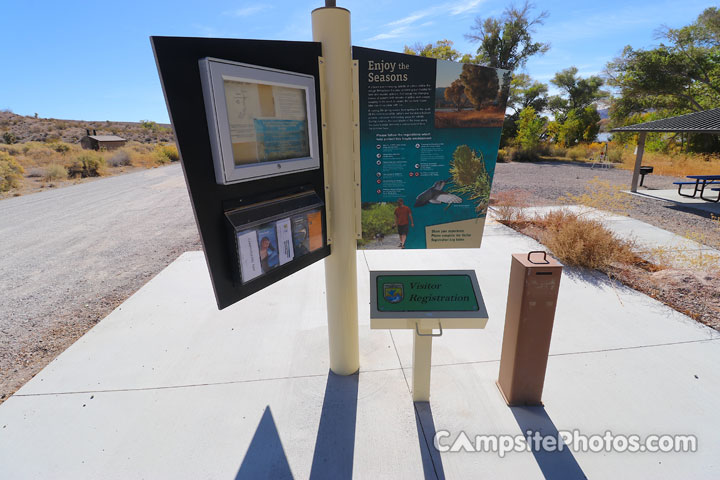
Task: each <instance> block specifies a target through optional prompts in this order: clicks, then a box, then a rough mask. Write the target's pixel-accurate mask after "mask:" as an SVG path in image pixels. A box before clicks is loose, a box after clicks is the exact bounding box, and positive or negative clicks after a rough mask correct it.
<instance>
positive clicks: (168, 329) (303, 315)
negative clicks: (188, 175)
mask: <svg viewBox="0 0 720 480" xmlns="http://www.w3.org/2000/svg"><path fill="white" fill-rule="evenodd" d="M364 267H365V265H364V262H359V263H358V275H359V276H361V278H365V277H367V275H368V274H367V273H366V270H365V269H364ZM366 283H367V282H363V283H361V285H366ZM289 292H291V293H289ZM289 295H292V296H291V297H289ZM361 295H363V293H362V290H361ZM288 298H292V299H293V300H292V301H289V300H288ZM363 318H367V316H364V317H363ZM368 322H369V320H368ZM368 324H369V323H368ZM360 333H361V335H362V338H363V340H362V345H363V349H362V350H361V360H362V364H363V367H364V369H365V370H382V369H387V368H392V367H396V366H397V358H396V355H395V352H394V351H392V342H391V339H390V335H389V333H388V332H386V331H374V330H370V329H369V328H362V327H361V328H360ZM327 352H328V344H327V314H326V310H325V272H324V268H323V262H318V263H315V264H314V265H312V266H310V267H309V268H307V269H305V270H303V271H302V272H298V273H296V274H294V275H291V276H290V277H287V278H285V279H283V280H282V281H280V282H278V283H276V284H274V285H272V286H271V287H269V288H267V289H265V290H263V291H261V292H259V293H257V294H256V295H253V296H251V297H248V298H246V299H244V300H241V301H240V302H238V303H236V304H235V305H233V306H231V307H229V308H226V309H225V310H222V311H218V310H217V306H216V304H215V299H214V297H213V294H212V288H211V286H210V277H209V275H208V272H207V267H206V265H205V259H204V257H203V255H202V253H201V252H188V253H185V254H183V255H181V256H180V257H179V258H178V259H177V260H176V261H175V262H173V263H172V264H171V265H170V266H169V267H168V268H167V269H165V270H163V271H162V272H161V273H160V274H158V275H157V276H156V277H155V278H154V279H152V280H151V281H150V282H148V284H147V285H145V287H143V288H142V289H141V290H140V291H138V292H137V293H136V294H135V295H133V296H132V297H130V298H129V299H128V300H127V301H126V302H125V303H123V304H122V305H121V306H120V307H118V308H117V309H116V310H115V311H113V312H112V313H111V314H110V315H109V316H108V317H107V318H105V319H104V320H103V321H102V322H100V323H99V324H98V325H96V326H95V327H94V328H93V329H92V330H90V331H89V332H88V333H87V334H85V335H84V336H83V337H82V338H81V339H80V340H78V341H77V342H76V343H75V344H74V345H72V346H71V347H70V348H68V349H67V350H66V351H65V352H64V353H63V354H62V356H61V357H58V359H56V360H55V361H53V362H51V363H50V365H48V366H47V367H46V368H45V369H44V370H43V371H41V372H40V373H39V374H38V375H37V376H36V377H35V378H33V379H32V380H30V381H29V382H28V383H27V384H26V385H25V386H24V387H23V388H22V389H20V391H19V392H18V393H20V394H37V393H47V392H58V391H66V392H67V391H81V392H82V391H102V390H117V389H139V388H150V387H158V386H178V385H197V384H210V383H222V382H227V381H236V380H256V379H267V378H285V377H293V376H302V375H320V374H323V375H324V373H325V372H327V370H328V368H329V364H328V358H327V357H328V355H327ZM59 358H62V363H59V362H58V360H59ZM271 358H272V360H271V361H269V359H271Z"/></svg>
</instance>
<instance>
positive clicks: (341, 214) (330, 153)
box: [312, 7, 360, 375]
mask: <svg viewBox="0 0 720 480" xmlns="http://www.w3.org/2000/svg"><path fill="white" fill-rule="evenodd" d="M312 30H313V40H314V41H316V42H320V43H321V44H322V52H323V53H322V54H323V58H324V60H325V69H324V70H325V75H326V77H325V81H324V84H325V86H326V90H325V91H324V92H321V94H322V95H324V97H325V99H324V103H325V106H326V118H323V134H324V135H325V138H326V145H327V150H326V152H325V159H326V161H327V163H326V164H325V169H326V170H327V171H328V173H329V174H328V175H327V176H326V178H327V179H328V180H329V183H330V185H329V187H330V188H329V192H328V193H329V195H327V197H326V203H327V204H328V206H329V208H330V210H331V211H332V216H331V218H330V219H329V225H328V227H329V228H328V230H329V231H330V232H332V238H331V240H329V243H330V241H331V242H332V254H331V255H330V256H329V257H327V258H326V259H325V292H326V293H325V294H326V298H327V311H328V340H329V347H330V348H329V350H330V370H332V372H333V373H335V374H338V375H352V374H353V373H355V372H357V371H358V369H359V368H360V353H359V342H358V299H357V257H356V250H357V248H356V238H355V209H356V205H355V195H354V187H355V178H354V176H355V166H354V165H353V158H354V156H353V135H354V132H353V124H352V119H353V100H352V99H353V94H354V92H353V91H352V85H353V80H352V71H353V68H352V56H351V45H350V12H349V11H348V10H345V9H344V8H338V7H324V8H318V9H315V10H313V12H312Z"/></svg>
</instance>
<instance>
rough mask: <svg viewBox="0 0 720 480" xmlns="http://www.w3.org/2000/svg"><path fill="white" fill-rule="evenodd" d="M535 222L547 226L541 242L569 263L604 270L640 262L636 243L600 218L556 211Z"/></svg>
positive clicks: (561, 259)
mask: <svg viewBox="0 0 720 480" xmlns="http://www.w3.org/2000/svg"><path fill="white" fill-rule="evenodd" d="M534 222H535V223H537V225H539V226H540V227H541V228H542V229H543V231H542V233H541V234H540V241H541V242H542V243H543V244H544V245H545V246H546V247H548V248H549V249H550V251H551V252H552V253H553V255H555V256H556V257H557V258H558V260H560V261H561V262H562V263H564V264H565V265H568V266H577V267H585V268H594V269H599V270H604V269H607V268H608V267H609V266H611V265H612V264H615V263H621V264H632V263H635V262H636V261H637V256H636V255H635V253H634V252H633V248H634V244H633V242H631V241H629V240H623V239H620V238H619V237H617V236H616V235H615V234H614V233H613V232H611V231H610V230H608V229H607V228H606V227H605V226H604V225H603V224H602V223H600V222H599V221H597V220H593V219H589V218H584V217H582V216H581V215H578V214H576V213H570V212H567V211H564V210H556V211H553V212H549V213H547V214H546V215H544V216H540V217H537V218H536V219H535V220H534Z"/></svg>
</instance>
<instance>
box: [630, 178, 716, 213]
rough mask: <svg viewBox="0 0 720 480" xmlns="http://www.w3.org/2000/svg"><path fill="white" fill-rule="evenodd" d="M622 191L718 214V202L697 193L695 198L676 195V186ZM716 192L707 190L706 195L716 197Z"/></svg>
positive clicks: (684, 189) (684, 190)
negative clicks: (671, 188) (668, 188)
mask: <svg viewBox="0 0 720 480" xmlns="http://www.w3.org/2000/svg"><path fill="white" fill-rule="evenodd" d="M716 186H717V185H716ZM708 188H710V187H708ZM686 191H688V190H687V188H683V192H686ZM689 192H690V193H692V188H690V190H689ZM624 193H629V194H630V195H637V196H638V197H643V198H649V199H654V200H665V201H668V202H673V203H675V204H676V205H677V206H679V207H682V208H683V209H688V210H695V211H698V212H700V213H705V214H710V213H712V214H715V215H720V202H718V203H715V202H708V201H706V200H703V199H702V198H700V196H699V195H698V196H697V197H695V198H689V197H683V196H680V195H678V193H677V188H676V189H673V190H639V191H637V192H631V191H629V190H626V191H624ZM717 194H718V192H711V191H708V193H707V196H708V197H710V198H716V196H717Z"/></svg>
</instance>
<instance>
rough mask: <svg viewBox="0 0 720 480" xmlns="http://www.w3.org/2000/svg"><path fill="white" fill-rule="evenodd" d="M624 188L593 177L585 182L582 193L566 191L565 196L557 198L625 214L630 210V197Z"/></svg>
mask: <svg viewBox="0 0 720 480" xmlns="http://www.w3.org/2000/svg"><path fill="white" fill-rule="evenodd" d="M624 188H626V187H624V186H621V185H613V184H611V183H610V182H608V181H606V180H600V179H599V178H598V177H595V178H593V179H592V180H590V181H588V182H587V184H586V185H585V192H584V193H582V194H580V195H574V194H572V193H566V194H565V196H563V197H560V198H559V199H558V200H560V201H561V202H563V203H565V204H570V205H584V206H586V207H591V208H596V209H598V210H607V211H610V212H615V213H620V214H623V215H626V214H627V212H628V211H629V210H630V203H631V201H632V199H631V198H630V195H628V194H627V193H624V192H623V191H622V190H623V189H624Z"/></svg>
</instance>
